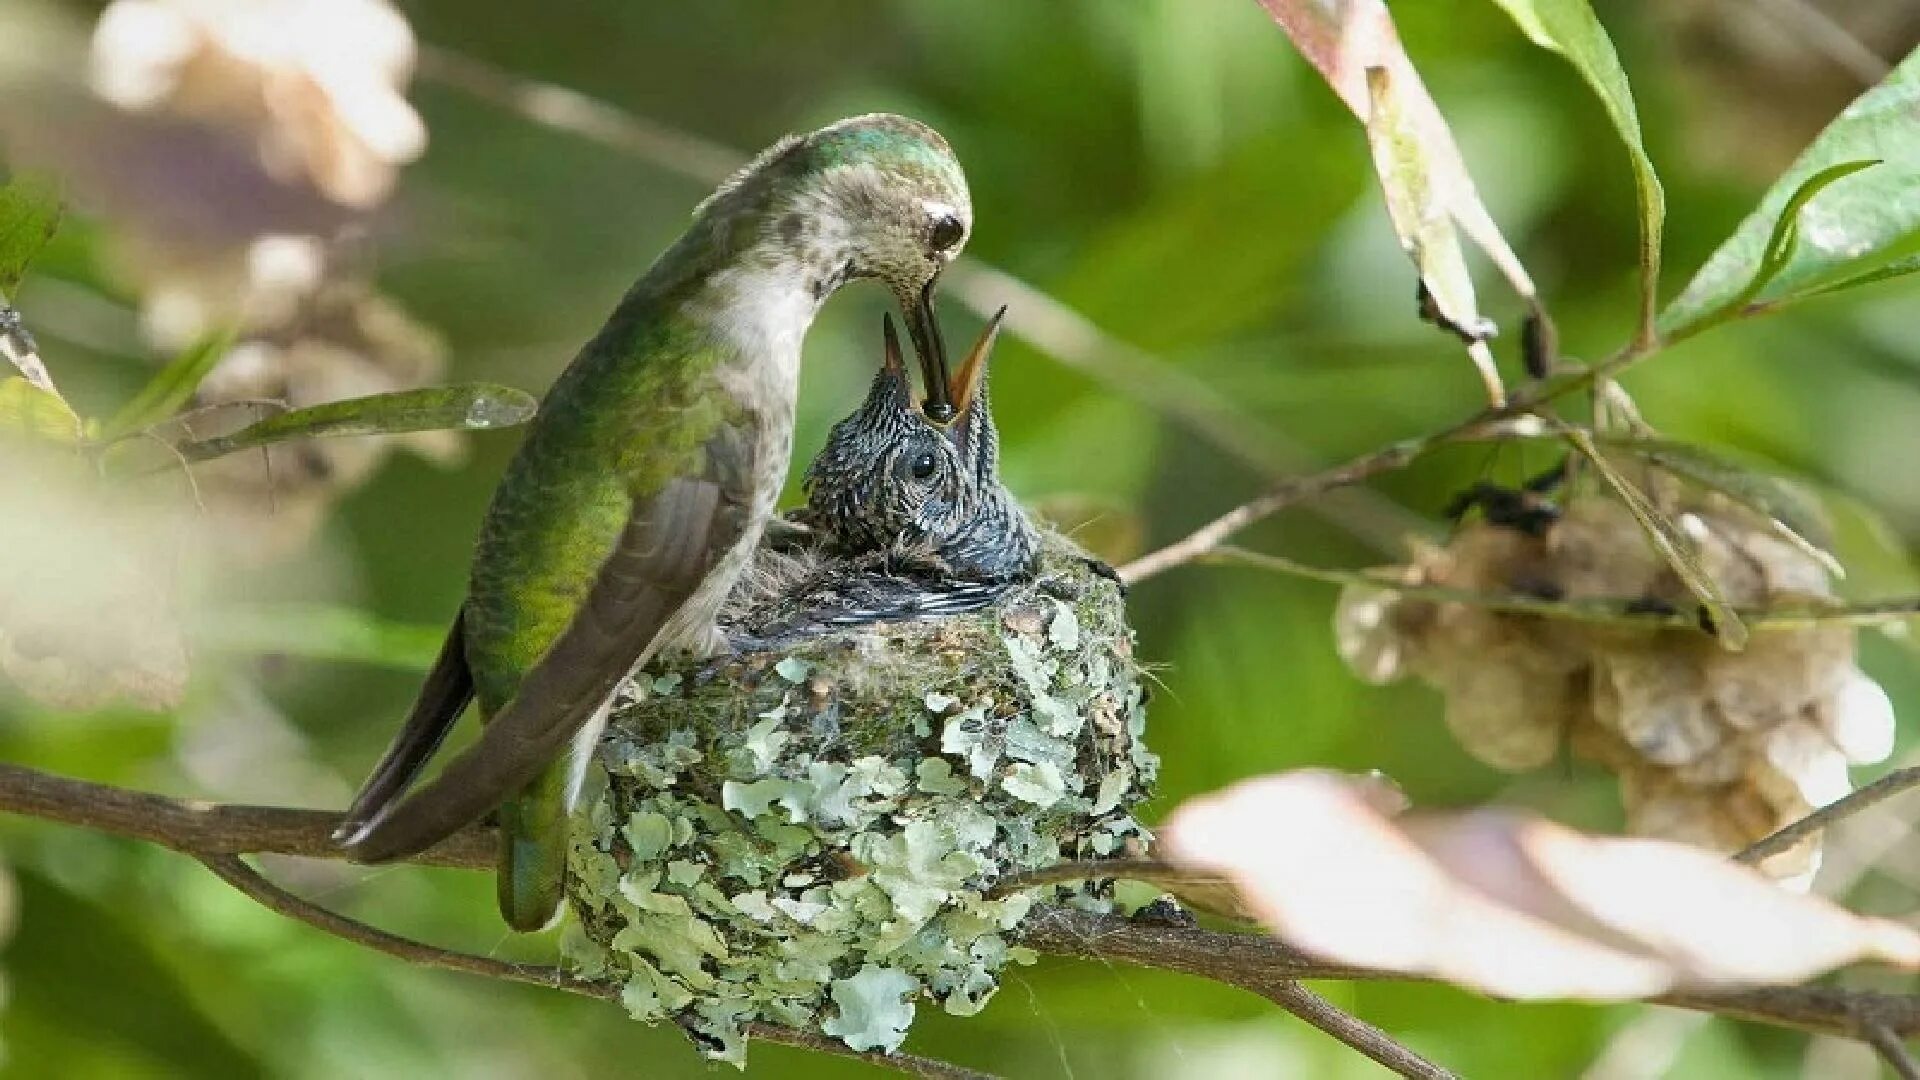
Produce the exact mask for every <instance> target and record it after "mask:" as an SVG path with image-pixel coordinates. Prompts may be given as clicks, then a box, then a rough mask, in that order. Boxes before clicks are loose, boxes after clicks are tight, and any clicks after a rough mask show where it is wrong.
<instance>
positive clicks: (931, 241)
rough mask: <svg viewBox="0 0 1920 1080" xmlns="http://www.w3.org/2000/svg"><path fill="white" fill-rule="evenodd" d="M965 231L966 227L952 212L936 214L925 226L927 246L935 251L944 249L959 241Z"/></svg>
mask: <svg viewBox="0 0 1920 1080" xmlns="http://www.w3.org/2000/svg"><path fill="white" fill-rule="evenodd" d="M966 232H967V227H966V226H965V225H962V224H960V219H959V218H957V217H954V216H953V215H952V214H940V215H937V216H936V217H935V218H934V219H933V223H932V224H931V225H929V226H928V227H927V246H928V247H930V248H932V249H933V250H934V251H936V252H940V251H945V250H947V249H948V248H950V247H952V246H953V245H955V244H957V243H959V242H960V238H961V237H962V236H965V235H966Z"/></svg>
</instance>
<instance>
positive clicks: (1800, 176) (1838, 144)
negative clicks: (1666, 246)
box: [1660, 50, 1920, 338]
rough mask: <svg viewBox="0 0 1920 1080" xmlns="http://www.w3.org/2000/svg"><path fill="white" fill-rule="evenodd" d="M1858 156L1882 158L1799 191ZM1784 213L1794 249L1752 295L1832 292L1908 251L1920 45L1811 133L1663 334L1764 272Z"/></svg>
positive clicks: (1916, 178) (1917, 169)
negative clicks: (1807, 143) (1832, 286)
mask: <svg viewBox="0 0 1920 1080" xmlns="http://www.w3.org/2000/svg"><path fill="white" fill-rule="evenodd" d="M1863 161H1879V162H1881V163H1882V164H1881V166H1880V167H1879V168H1876V169H1873V170H1872V171H1870V172H1865V173H1861V174H1860V175H1858V176H1854V177H1853V178H1852V179H1850V180H1849V181H1848V182H1847V183H1846V184H1844V185H1842V186H1839V187H1835V188H1833V189H1832V190H1831V191H1827V192H1826V193H1825V194H1824V195H1822V196H1821V197H1820V198H1818V199H1813V195H1814V194H1815V193H1817V192H1818V191H1819V188H1815V189H1814V190H1813V191H1812V192H1807V191H1804V189H1805V188H1806V187H1807V186H1808V185H1809V184H1810V183H1812V182H1814V181H1816V180H1818V179H1819V178H1820V177H1821V175H1822V174H1823V173H1827V172H1829V171H1830V170H1832V169H1834V168H1835V167H1837V166H1842V165H1845V164H1849V163H1852V164H1855V170H1854V171H1857V169H1858V165H1857V163H1859V162H1863ZM1840 175H1841V176H1844V175H1846V173H1845V172H1842V173H1841V174H1840ZM1837 179H1839V176H1832V177H1829V178H1828V179H1827V180H1826V181H1825V183H1828V184H1830V183H1832V181H1833V180H1837ZM1822 186H1824V184H1823V185H1822ZM1796 211H1797V212H1796ZM1783 219H1786V220H1787V221H1788V222H1789V225H1788V226H1787V227H1790V228H1791V229H1792V231H1793V233H1794V234H1795V235H1794V241H1795V242H1794V243H1793V244H1792V250H1791V251H1790V252H1788V253H1787V254H1786V255H1785V256H1784V257H1783V258H1782V259H1781V260H1780V264H1779V265H1778V266H1777V267H1774V268H1773V269H1772V271H1771V272H1770V273H1769V275H1768V276H1769V278H1770V280H1769V281H1768V282H1766V283H1765V284H1764V287H1763V291H1762V292H1760V293H1758V294H1756V295H1755V296H1753V297H1751V298H1750V299H1749V302H1751V301H1752V300H1759V301H1760V302H1761V303H1763V304H1766V305H1768V306H1771V305H1773V304H1775V303H1783V302H1786V301H1788V300H1793V299H1798V298H1800V297H1802V296H1806V295H1812V294H1815V293H1818V292H1823V291H1829V290H1828V289H1827V288H1825V287H1826V286H1828V285H1830V284H1831V283H1833V282H1836V281H1837V280H1840V279H1843V278H1846V279H1858V278H1861V277H1866V276H1868V275H1870V274H1871V273H1872V272H1874V271H1875V269H1876V267H1878V266H1879V265H1880V264H1882V262H1883V260H1888V259H1893V258H1900V257H1902V256H1906V255H1910V254H1912V249H1911V247H1910V244H1911V242H1912V241H1913V240H1914V239H1915V236H1916V233H1920V50H1916V51H1915V52H1914V53H1912V54H1910V55H1909V56H1908V57H1907V58H1906V59H1905V60H1903V61H1901V63H1900V66H1899V67H1897V68H1895V69H1894V70H1893V72H1892V74H1890V75H1888V76H1887V78H1886V79H1885V80H1884V81H1882V82H1881V83H1880V85H1879V86H1876V87H1874V88H1873V89H1871V90H1869V91H1867V92H1866V93H1865V94H1863V95H1861V96H1860V97H1859V98H1857V99H1855V100H1854V102H1853V104H1851V105H1849V106H1847V108H1846V110H1845V111H1843V112H1842V113H1841V114H1840V116H1839V117H1838V118H1837V119H1835V120H1834V122H1833V123H1831V124H1829V125H1828V126H1827V128H1826V130H1825V131H1822V132H1821V133H1820V135H1819V136H1818V137H1817V138H1815V139H1814V141H1813V145H1812V146H1810V147H1808V148H1807V150H1806V152H1804V153H1802V154H1801V155H1800V158H1799V159H1798V160H1797V161H1795V162H1794V163H1793V165H1792V166H1791V167H1790V168H1788V169H1787V171H1786V173H1785V174H1783V175H1782V176H1781V177H1780V179H1779V180H1777V181H1776V182H1775V183H1774V185H1773V187H1772V188H1771V189H1769V190H1768V192H1767V194H1766V196H1765V197H1764V198H1762V199H1761V200H1760V205H1759V206H1758V207H1757V208H1755V210H1754V211H1753V212H1752V213H1751V214H1748V215H1747V218H1746V220H1744V221H1742V222H1741V223H1740V226H1739V228H1737V229H1735V230H1734V233H1733V235H1732V236H1731V237H1729V238H1728V239H1727V241H1726V242H1725V243H1723V244H1721V245H1720V249H1719V250H1718V251H1715V252H1714V253H1713V257H1712V258H1710V259H1708V260H1707V263H1706V265H1705V266H1702V267H1701V268H1700V271H1699V273H1697V274H1695V275H1694V278H1693V280H1692V281H1691V282H1689V283H1688V284H1687V287H1686V289H1685V290H1684V291H1682V292H1681V294H1680V296H1679V297H1678V298H1676V299H1675V300H1674V301H1673V303H1671V304H1669V305H1668V306H1667V310H1666V311H1664V312H1662V313H1661V315H1660V331H1661V333H1663V334H1665V335H1667V336H1668V337H1669V338H1679V337H1685V336H1687V335H1689V334H1692V333H1695V332H1697V331H1699V330H1701V329H1704V328H1705V327H1706V326H1709V325H1711V324H1712V323H1713V322H1714V321H1715V320H1716V318H1717V317H1719V316H1720V315H1721V314H1722V313H1723V312H1724V311H1726V310H1727V309H1728V307H1729V305H1730V304H1733V303H1735V302H1736V301H1738V300H1739V299H1740V298H1741V296H1742V295H1743V293H1744V292H1745V291H1746V289H1747V287H1748V285H1749V284H1750V283H1752V282H1753V281H1754V279H1755V277H1756V276H1757V275H1759V274H1760V273H1762V272H1763V271H1764V270H1766V268H1767V256H1768V254H1769V252H1770V251H1773V250H1774V243H1775V241H1776V240H1777V239H1779V237H1780V233H1781V231H1782V228H1783V225H1782V222H1783ZM1868 280H1883V279H1881V278H1872V277H1868ZM1854 283H1856V284H1858V283H1863V282H1860V281H1855V282H1854Z"/></svg>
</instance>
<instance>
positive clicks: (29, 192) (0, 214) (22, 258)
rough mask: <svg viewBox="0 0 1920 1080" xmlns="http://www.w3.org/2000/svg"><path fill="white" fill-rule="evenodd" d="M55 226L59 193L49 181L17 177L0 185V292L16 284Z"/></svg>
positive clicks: (50, 236)
mask: <svg viewBox="0 0 1920 1080" xmlns="http://www.w3.org/2000/svg"><path fill="white" fill-rule="evenodd" d="M59 228H60V193H59V192H58V191H57V190H55V189H54V187H53V185H52V184H49V183H47V182H46V181H43V180H37V179H32V178H17V179H15V180H14V181H13V182H12V183H10V184H8V185H6V186H5V187H0V293H12V292H13V291H14V289H16V288H18V287H19V285H20V279H21V278H23V277H25V276H26V274H27V267H28V266H30V265H32V263H33V260H34V259H35V258H36V257H38V256H39V254H40V249H41V248H44V247H46V246H47V241H48V240H51V239H53V234H54V233H55V232H56V231H58V230H59Z"/></svg>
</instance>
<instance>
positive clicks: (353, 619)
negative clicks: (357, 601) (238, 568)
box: [193, 603, 447, 671]
mask: <svg viewBox="0 0 1920 1080" xmlns="http://www.w3.org/2000/svg"><path fill="white" fill-rule="evenodd" d="M446 634H447V631H446V628H445V627H441V626H422V625H419V624H415V623H398V622H392V621H389V620H386V619H382V618H380V617H379V616H377V615H371V614H368V613H367V612H364V611H356V610H354V609H352V608H344V607H335V606H332V605H329V604H297V603H285V604H259V605H248V606H244V607H229V608H222V609H220V610H219V611H218V612H215V613H213V614H212V615H211V616H210V617H209V618H208V619H207V620H206V622H205V624H204V625H198V626H195V627H194V634H193V637H194V641H195V642H196V644H199V645H202V646H205V647H208V648H212V649H216V650H218V651H221V652H231V653H273V654H277V655H283V656H297V657H301V658H303V659H307V660H336V661H344V662H347V663H356V664H378V665H380V666H383V667H392V668H400V669H403V670H407V671H425V670H426V669H427V668H429V667H432V666H433V660H434V657H435V656H437V655H438V654H439V652H440V644H441V641H442V640H443V639H444V638H445V637H446Z"/></svg>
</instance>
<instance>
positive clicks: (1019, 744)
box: [565, 536, 1157, 1063]
mask: <svg viewBox="0 0 1920 1080" xmlns="http://www.w3.org/2000/svg"><path fill="white" fill-rule="evenodd" d="M748 629H751V627H749V628H748ZM1144 723H1145V711H1144V692H1143V688H1142V684H1141V681H1140V673H1139V668H1138V666H1137V665H1136V663H1135V662H1134V659H1133V642H1132V632H1131V631H1130V630H1129V629H1128V627H1127V625H1126V618H1125V610H1124V605H1123V603H1122V601H1121V597H1120V594H1119V590H1118V588H1117V587H1116V586H1115V585H1114V583H1113V582H1111V581H1110V580H1107V579H1106V578H1103V577H1101V576H1099V575H1097V574H1095V573H1094V572H1093V571H1092V570H1091V568H1090V567H1089V566H1088V564H1087V563H1086V561H1085V559H1084V557H1083V556H1082V555H1081V553H1080V552H1079V551H1078V549H1076V548H1074V547H1073V546H1072V544H1071V543H1069V542H1068V541H1066V540H1064V539H1062V538H1060V537H1057V536H1049V537H1048V538H1047V539H1046V541H1045V544H1044V550H1043V569H1042V573H1041V575H1040V578H1039V580H1038V581H1037V582H1035V583H1034V584H1032V585H1027V586H1022V587H1019V588H1016V589H1014V590H1013V591H1012V592H1010V593H1009V594H1008V595H1007V596H1006V597H1004V598H1003V599H1002V600H1001V601H1000V602H999V603H997V604H995V605H994V606H992V607H990V608H987V609H985V610H982V611H980V612H976V613H973V614H969V615H961V616H954V617H949V618H944V619H939V620H931V621H922V622H903V623H891V624H881V625H875V626H867V627H859V628H853V629H849V630H845V631H840V632H835V633H831V634H825V635H821V636H818V637H814V638H809V639H807V640H805V641H804V642H801V643H799V644H797V645H794V646H792V647H790V648H787V649H783V650H780V651H774V652H764V653H744V654H740V655H735V656H731V657H727V658H724V659H722V660H719V661H693V660H685V659H668V660H662V661H657V662H655V663H654V664H652V665H651V666H649V667H648V668H647V669H646V670H645V671H643V672H641V673H640V674H638V675H637V676H636V677H635V678H633V679H631V680H629V682H628V684H627V685H626V686H625V687H623V689H622V690H621V692H620V694H619V696H618V697H617V699H616V703H615V708H614V711H613V716H612V720H611V722H610V723H609V724H608V726H607V731H606V734H605V736H604V737H603V739H602V742H601V747H600V750H601V752H600V755H599V764H600V768H599V769H596V770H594V774H595V775H594V776H592V777H590V779H589V788H588V796H587V797H586V798H584V799H583V800H582V803H581V809H580V811H579V816H580V820H579V822H578V825H577V827H576V829H575V837H576V839H575V842H574V847H573V850H572V852H571V855H570V861H571V871H572V872H571V874H570V875H569V884H568V889H569V895H570V901H571V905H572V909H573V913H574V915H575V919H574V920H573V921H572V922H571V923H570V925H569V927H568V929H567V932H566V935H565V944H566V947H567V951H568V954H569V956H570V957H571V959H572V960H573V962H574V963H575V964H576V965H577V967H578V968H579V969H580V971H581V973H582V974H584V975H587V976H590V977H594V978H606V979H611V980H615V981H618V982H621V983H623V984H624V985H625V987H626V993H625V1002H626V1005H627V1008H628V1009H629V1011H631V1012H632V1014H633V1015H634V1016H635V1017H636V1018H638V1019H643V1020H655V1019H663V1018H669V1017H670V1018H673V1019H675V1020H677V1021H678V1022H680V1023H681V1024H682V1026H684V1027H685V1028H686V1029H687V1030H688V1031H689V1032H690V1033H691V1034H692V1035H693V1036H694V1038H695V1039H696V1040H697V1041H698V1042H700V1043H701V1045H702V1047H703V1049H705V1050H706V1052H707V1053H709V1054H710V1055H712V1056H714V1057H718V1058H722V1059H726V1060H730V1061H734V1062H736V1063H738V1062H741V1061H743V1060H744V1054H745V1040H744V1038H743V1037H742V1034H741V1028H742V1025H743V1024H745V1023H748V1022H750V1021H755V1020H762V1021H770V1022H773V1023H778V1024H784V1025H787V1026H790V1027H795V1028H800V1029H804V1030H808V1031H816V1032H821V1033H824V1034H827V1035H830V1036H833V1037H836V1038H838V1039H840V1040H842V1041H843V1042H845V1043H846V1044H847V1045H848V1046H850V1047H853V1048H854V1049H857V1050H873V1049H877V1050H884V1051H891V1050H894V1049H896V1048H897V1047H898V1046H899V1045H900V1044H901V1042H902V1041H903V1040H904V1039H905V1038H906V1033H907V1028H908V1026H909V1025H910V1024H911V1022H912V1020H913V1015H914V1010H915V1007H916V1003H918V1002H920V1001H921V1000H925V999H930V1000H933V1001H937V1002H939V1003H940V1004H941V1006H942V1007H943V1008H945V1009H946V1010H947V1011H948V1012H950V1013H954V1014H957V1015H970V1014H972V1013H975V1012H978V1011H979V1010H980V1009H981V1008H982V1007H983V1006H984V1005H985V1004H986V1002H987V1000H988V999H989V998H990V997H992V995H993V993H994V991H995V990H996V989H997V988H998V986H999V980H998V973H999V971H1000V969H1001V968H1002V967H1003V966H1004V965H1005V964H1006V963H1007V962H1008V961H1010V960H1012V961H1023V960H1025V959H1026V957H1025V956H1024V955H1023V950H1021V949H1019V948H1018V947H1015V946H1010V945H1009V943H1008V937H1009V931H1011V930H1012V929H1013V928H1014V927H1015V926H1016V925H1017V924H1018V923H1019V922H1020V920H1021V919H1022V918H1023V917H1024V916H1025V914H1026V912H1027V909H1028V907H1029V906H1030V900H1029V898H1028V897H1026V896H1012V897H1007V898H1004V899H999V900H988V899H985V898H984V893H985V892H986V891H987V890H988V889H990V888H991V887H992V885H993V883H994V882H995V881H996V880H997V879H998V878H999V877H1000V876H1002V875H1004V874H1007V873H1009V872H1013V871H1019V870H1027V869H1033V868H1037V867H1042V866H1047V865H1050V864H1052V863H1055V862H1058V861H1060V860H1062V859H1076V858H1096V857H1105V856H1111V855H1114V854H1116V853H1119V852H1121V851H1122V850H1123V849H1128V848H1134V847H1138V846H1139V845H1141V844H1143V843H1144V842H1145V840H1146V839H1147V834H1146V831H1145V830H1144V829H1143V828H1142V827H1141V826H1140V824H1139V823H1138V822H1136V821H1135V820H1134V819H1133V817H1132V815H1131V813H1130V811H1131V808H1132V807H1133V806H1134V805H1135V804H1136V803H1138V802H1139V801H1140V800H1141V799H1143V798H1144V797H1145V796H1146V794H1147V792H1148V789H1149V787H1150V785H1151V783H1152V779H1153V775H1154V771H1155V767H1156V764H1157V763H1156V760H1155V758H1154V757H1153V755H1152V754H1151V753H1150V752H1148V750H1147V749H1146V747H1145V746H1144V744H1143V743H1142V741H1141V733H1142V730H1143V727H1144ZM1077 902H1079V903H1084V904H1090V905H1096V906H1099V905H1104V904H1105V903H1106V901H1104V900H1103V899H1101V898H1100V897H1099V896H1098V895H1096V894H1093V893H1083V894H1081V895H1080V896H1079V897H1078V898H1077Z"/></svg>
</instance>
